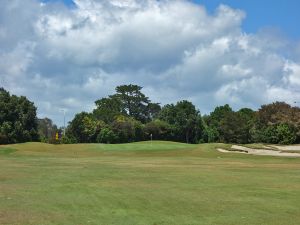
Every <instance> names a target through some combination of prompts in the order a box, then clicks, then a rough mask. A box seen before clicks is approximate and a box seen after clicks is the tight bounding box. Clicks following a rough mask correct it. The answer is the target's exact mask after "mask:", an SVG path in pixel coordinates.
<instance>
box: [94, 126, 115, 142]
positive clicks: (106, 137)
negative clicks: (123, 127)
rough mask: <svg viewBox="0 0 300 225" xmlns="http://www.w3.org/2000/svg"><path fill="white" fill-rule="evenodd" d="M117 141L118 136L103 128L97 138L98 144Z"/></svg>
mask: <svg viewBox="0 0 300 225" xmlns="http://www.w3.org/2000/svg"><path fill="white" fill-rule="evenodd" d="M117 140H118V136H117V135H116V134H115V133H114V132H113V131H112V130H111V129H110V128H103V129H102V130H101V131H100V133H99V134H98V136H97V142H98V143H107V144H111V143H115V142H116V141H117Z"/></svg>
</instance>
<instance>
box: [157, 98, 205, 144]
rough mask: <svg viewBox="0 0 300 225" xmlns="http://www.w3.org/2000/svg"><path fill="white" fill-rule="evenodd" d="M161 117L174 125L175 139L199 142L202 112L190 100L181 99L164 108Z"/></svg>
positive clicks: (201, 128) (201, 129)
mask: <svg viewBox="0 0 300 225" xmlns="http://www.w3.org/2000/svg"><path fill="white" fill-rule="evenodd" d="M159 119H160V120H162V121H165V122H167V123H169V124H170V125H172V126H174V139H175V140H177V141H185V142H186V143H197V142H198V141H199V140H200V137H201V132H202V131H203V124H202V119H201V115H200V112H199V111H198V110H196V107H195V106H194V105H193V104H192V103H191V102H189V101H186V100H184V101H180V102H177V104H176V105H173V104H171V105H166V106H164V107H163V108H162V110H161V112H160V114H159Z"/></svg>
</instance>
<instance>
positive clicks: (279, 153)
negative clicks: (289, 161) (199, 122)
mask: <svg viewBox="0 0 300 225" xmlns="http://www.w3.org/2000/svg"><path fill="white" fill-rule="evenodd" d="M217 150H218V151H219V152H224V153H228V152H229V153H243V154H250V155H267V156H280V157H300V153H290V152H282V151H274V150H267V149H253V148H247V147H243V146H239V145H232V146H231V150H225V149H221V148H218V149H217Z"/></svg>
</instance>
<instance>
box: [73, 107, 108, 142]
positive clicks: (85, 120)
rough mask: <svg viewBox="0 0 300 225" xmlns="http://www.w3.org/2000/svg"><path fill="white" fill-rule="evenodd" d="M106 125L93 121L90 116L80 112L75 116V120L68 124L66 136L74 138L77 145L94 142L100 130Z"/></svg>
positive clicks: (99, 121)
mask: <svg viewBox="0 0 300 225" xmlns="http://www.w3.org/2000/svg"><path fill="white" fill-rule="evenodd" d="M105 126H106V124H105V123H104V122H103V121H101V120H97V119H95V118H94V117H93V116H92V115H91V114H89V113H86V112H82V113H79V114H76V115H75V118H74V119H73V120H72V121H71V122H70V124H69V126H68V128H67V136H68V137H69V138H75V139H76V141H77V142H79V143H91V142H96V138H97V136H98V134H99V133H100V131H101V129H102V128H104V127H105Z"/></svg>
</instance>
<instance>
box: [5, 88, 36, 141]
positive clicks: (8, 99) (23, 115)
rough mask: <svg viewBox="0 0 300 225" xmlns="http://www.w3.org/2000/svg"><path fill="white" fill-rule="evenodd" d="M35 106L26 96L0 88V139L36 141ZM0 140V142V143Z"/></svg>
mask: <svg viewBox="0 0 300 225" xmlns="http://www.w3.org/2000/svg"><path fill="white" fill-rule="evenodd" d="M37 140H38V132H37V117H36V107H35V106H34V104H33V103H32V102H30V101H29V100H28V99H27V98H26V97H24V96H21V97H18V96H16V95H10V94H9V92H8V91H6V90H4V89H3V88H0V141H1V142H3V143H18V142H26V141H37ZM1 142H0V144H1Z"/></svg>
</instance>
